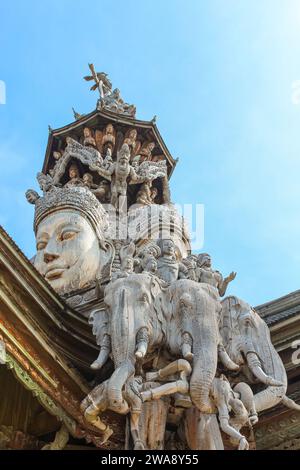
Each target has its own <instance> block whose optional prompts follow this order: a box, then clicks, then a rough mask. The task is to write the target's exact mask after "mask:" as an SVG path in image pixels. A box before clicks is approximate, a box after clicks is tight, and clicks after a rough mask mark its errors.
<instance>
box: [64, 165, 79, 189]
mask: <svg viewBox="0 0 300 470" xmlns="http://www.w3.org/2000/svg"><path fill="white" fill-rule="evenodd" d="M82 185H83V181H82V179H81V178H80V174H79V168H78V166H77V165H76V163H72V164H71V165H70V168H69V181H68V182H67V183H66V184H65V188H70V187H71V186H82Z"/></svg>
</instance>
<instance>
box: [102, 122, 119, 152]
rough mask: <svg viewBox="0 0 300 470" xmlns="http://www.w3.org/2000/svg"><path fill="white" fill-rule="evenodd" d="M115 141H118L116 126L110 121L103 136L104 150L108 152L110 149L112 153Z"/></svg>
mask: <svg viewBox="0 0 300 470" xmlns="http://www.w3.org/2000/svg"><path fill="white" fill-rule="evenodd" d="M115 143H116V137H115V130H114V126H113V125H112V124H111V123H109V124H107V126H106V127H105V130H104V134H103V137H102V142H101V144H102V148H103V152H104V153H106V154H107V151H108V150H110V152H111V153H112V152H113V149H114V147H115Z"/></svg>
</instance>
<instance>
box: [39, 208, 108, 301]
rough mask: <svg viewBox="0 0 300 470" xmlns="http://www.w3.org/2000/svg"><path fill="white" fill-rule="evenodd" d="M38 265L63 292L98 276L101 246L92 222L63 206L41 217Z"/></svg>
mask: <svg viewBox="0 0 300 470" xmlns="http://www.w3.org/2000/svg"><path fill="white" fill-rule="evenodd" d="M36 243H37V254H36V257H35V261H34V265H35V267H36V269H37V270H38V271H39V272H40V273H41V274H42V276H43V277H44V278H45V279H46V280H47V281H48V282H49V283H50V284H51V286H52V287H53V288H54V289H55V290H56V291H57V292H59V293H64V292H70V291H71V290H75V289H79V288H83V287H84V286H86V285H88V284H89V283H90V282H91V281H93V280H95V278H96V274H97V270H98V268H99V264H100V248H99V241H98V239H97V236H96V233H95V231H94V229H93V228H92V226H91V225H90V223H89V222H88V221H87V220H86V219H85V218H84V217H83V216H82V215H81V214H80V213H79V212H77V211H75V210H61V211H58V212H55V213H54V214H50V215H49V216H47V217H45V219H43V220H42V221H41V223H40V224H39V226H38V230H37V234H36Z"/></svg>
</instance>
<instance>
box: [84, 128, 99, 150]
mask: <svg viewBox="0 0 300 470" xmlns="http://www.w3.org/2000/svg"><path fill="white" fill-rule="evenodd" d="M83 136H84V139H83V145H84V146H85V147H92V148H94V149H95V148H97V146H96V141H95V139H94V137H93V135H92V131H91V129H89V128H88V127H85V128H84V129H83Z"/></svg>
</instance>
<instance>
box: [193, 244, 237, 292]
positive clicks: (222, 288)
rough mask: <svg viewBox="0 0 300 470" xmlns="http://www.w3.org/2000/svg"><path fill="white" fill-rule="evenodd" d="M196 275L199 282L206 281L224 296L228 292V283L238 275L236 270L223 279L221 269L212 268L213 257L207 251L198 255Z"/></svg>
mask: <svg viewBox="0 0 300 470" xmlns="http://www.w3.org/2000/svg"><path fill="white" fill-rule="evenodd" d="M196 272H197V274H196V276H197V281H198V282H205V283H206V284H210V285H211V286H213V287H215V288H216V289H218V291H219V294H220V296H221V297H223V296H224V295H225V293H226V289H227V287H228V284H229V283H230V282H231V281H233V280H234V279H235V277H236V273H235V272H231V273H230V274H229V276H227V277H225V279H223V276H222V274H221V273H220V272H219V271H216V270H214V269H212V265H211V257H210V256H209V255H208V254H207V253H201V254H200V255H198V260H197V269H196Z"/></svg>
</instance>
